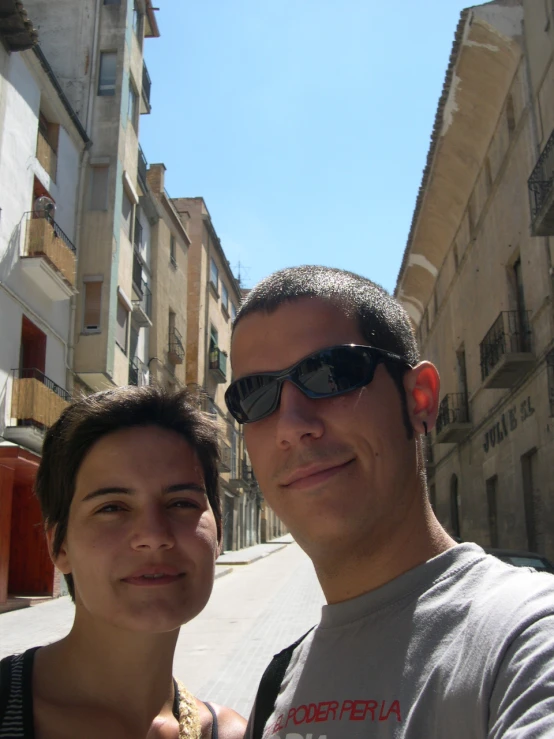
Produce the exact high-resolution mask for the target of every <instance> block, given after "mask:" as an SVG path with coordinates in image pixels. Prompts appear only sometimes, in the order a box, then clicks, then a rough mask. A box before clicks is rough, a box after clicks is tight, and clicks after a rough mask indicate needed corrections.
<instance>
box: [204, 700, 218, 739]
mask: <svg viewBox="0 0 554 739" xmlns="http://www.w3.org/2000/svg"><path fill="white" fill-rule="evenodd" d="M203 703H204V705H205V706H206V708H207V709H208V711H209V712H210V713H211V714H212V719H213V721H212V739H218V730H217V714H216V712H215V710H214V708H213V706H211V705H210V704H209V703H206V701H203Z"/></svg>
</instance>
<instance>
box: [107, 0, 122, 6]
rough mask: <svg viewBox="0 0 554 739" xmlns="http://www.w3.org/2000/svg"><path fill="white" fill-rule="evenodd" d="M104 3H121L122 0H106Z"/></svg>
mask: <svg viewBox="0 0 554 739" xmlns="http://www.w3.org/2000/svg"><path fill="white" fill-rule="evenodd" d="M104 5H121V0H104Z"/></svg>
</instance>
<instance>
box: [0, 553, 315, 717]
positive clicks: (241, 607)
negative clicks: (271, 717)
mask: <svg viewBox="0 0 554 739" xmlns="http://www.w3.org/2000/svg"><path fill="white" fill-rule="evenodd" d="M322 604H323V595H322V593H321V589H320V587H319V584H318V582H317V579H316V577H315V573H314V570H313V567H312V564H311V562H310V561H309V559H308V558H307V557H306V555H305V554H304V553H303V552H302V551H301V549H300V548H299V547H298V545H297V544H288V545H287V546H285V547H284V548H283V549H280V550H279V551H277V552H275V553H274V554H271V555H270V556H268V557H265V558H264V559H260V560H258V561H256V562H253V563H252V564H248V565H237V566H234V567H232V572H231V573H230V574H227V575H225V576H223V577H220V578H218V579H217V580H216V582H215V585H214V590H213V594H212V598H211V600H210V602H209V603H208V605H207V607H206V608H205V609H204V611H203V612H202V613H201V614H200V616H198V618H196V619H195V620H194V621H193V622H192V623H190V624H188V625H187V626H185V627H184V628H183V629H182V630H181V634H180V636H179V641H178V644H177V651H176V654H175V675H176V676H177V677H179V678H180V679H181V680H182V681H183V682H184V683H185V685H186V686H187V687H188V688H189V689H190V690H191V691H192V692H193V693H194V694H196V695H197V696H198V697H199V698H203V699H206V700H212V701H214V702H215V703H221V704H223V705H227V706H230V707H231V708H234V709H235V710H236V711H238V712H239V713H241V714H242V715H244V716H247V715H248V713H249V712H250V708H251V705H252V701H253V699H254V696H255V693H256V689H257V685H258V682H259V679H260V677H261V675H262V673H263V670H264V668H265V666H266V665H267V663H268V662H269V660H270V659H271V657H272V656H273V654H275V653H276V652H278V651H279V650H280V649H282V648H283V647H285V646H287V644H290V643H291V642H292V641H294V640H295V639H296V638H298V637H299V636H301V635H302V634H303V633H304V632H305V631H307V630H308V629H309V628H310V626H312V625H313V624H314V623H316V622H317V621H318V620H319V615H320V612H321V606H322ZM72 618H73V605H72V603H71V601H70V600H69V598H67V597H65V598H59V599H57V600H54V601H50V602H48V603H44V604H42V605H38V606H34V607H32V608H26V609H24V610H19V611H12V612H11V613H5V614H3V615H0V658H2V657H4V656H5V655H7V654H12V653H14V652H19V651H23V650H25V649H27V648H28V647H31V646H34V645H36V644H45V643H48V642H51V641H54V640H55V639H58V638H60V637H62V636H63V635H64V634H66V633H67V631H68V630H69V628H70V626H71V622H72Z"/></svg>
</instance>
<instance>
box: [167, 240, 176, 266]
mask: <svg viewBox="0 0 554 739" xmlns="http://www.w3.org/2000/svg"><path fill="white" fill-rule="evenodd" d="M169 261H170V263H171V266H172V267H176V266H177V249H176V247H175V236H173V234H171V236H170V237H169Z"/></svg>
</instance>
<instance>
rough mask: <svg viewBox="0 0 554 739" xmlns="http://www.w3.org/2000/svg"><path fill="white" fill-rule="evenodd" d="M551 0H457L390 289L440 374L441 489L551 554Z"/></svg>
mask: <svg viewBox="0 0 554 739" xmlns="http://www.w3.org/2000/svg"><path fill="white" fill-rule="evenodd" d="M553 90H554V6H553V4H552V3H551V2H550V0H548V1H546V0H545V1H544V2H543V1H542V0H541V1H540V2H537V1H536V0H519V1H518V0H504V1H502V0H497V2H491V3H487V4H485V5H481V6H476V7H471V8H468V9H466V10H464V11H463V12H462V14H461V18H460V22H459V25H458V28H457V30H456V34H455V40H454V44H453V48H452V53H451V58H450V63H449V66H448V70H447V72H446V79H445V83H444V88H443V93H442V96H441V98H440V101H439V105H438V110H437V115H436V119H435V125H434V129H433V135H432V141H431V146H430V150H429V154H428V158H427V165H426V168H425V171H424V174H423V180H422V184H421V188H420V192H419V196H418V198H417V203H416V207H415V212H414V217H413V221H412V227H411V231H410V234H409V238H408V243H407V246H406V250H405V254H404V259H403V263H402V267H401V270H400V274H399V277H398V282H397V287H396V295H397V297H398V298H399V299H400V300H401V302H402V303H403V304H404V306H405V307H406V309H407V310H408V312H409V313H410V315H411V317H412V320H413V323H414V326H415V327H416V331H417V335H418V339H419V343H420V345H421V350H422V356H423V357H424V358H428V359H430V360H431V361H433V362H434V363H435V364H436V365H437V366H438V368H439V371H440V374H441V385H442V387H441V402H440V408H439V415H438V420H437V425H436V429H435V431H434V433H433V435H432V439H431V444H430V445H429V448H428V454H427V472H428V482H429V492H430V496H431V501H432V503H433V505H434V507H435V509H436V512H437V514H438V517H439V519H440V520H441V521H442V523H443V524H444V525H445V526H446V527H447V528H449V530H450V531H451V532H452V533H453V534H456V535H458V536H461V537H462V538H463V539H465V540H474V541H477V542H478V543H480V544H482V545H491V546H496V547H506V548H508V547H509V548H514V549H520V550H526V549H527V550H533V551H539V552H542V553H543V554H546V555H547V556H549V557H550V558H554V481H553V477H552V460H553V458H554V314H553V266H552V264H553V246H554V242H553V240H552V236H554V133H553V131H554V95H553Z"/></svg>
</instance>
